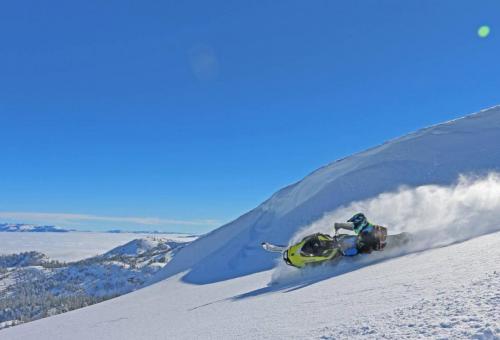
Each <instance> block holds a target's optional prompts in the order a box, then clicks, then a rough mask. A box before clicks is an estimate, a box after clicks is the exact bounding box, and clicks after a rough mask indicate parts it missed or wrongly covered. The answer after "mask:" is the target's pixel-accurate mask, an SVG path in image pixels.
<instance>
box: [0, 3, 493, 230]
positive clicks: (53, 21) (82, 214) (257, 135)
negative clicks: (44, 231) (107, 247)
mask: <svg viewBox="0 0 500 340" xmlns="http://www.w3.org/2000/svg"><path fill="white" fill-rule="evenodd" d="M481 25H489V26H490V28H491V34H490V35H489V36H488V37H487V38H479V37H478V35H477V29H478V28H479V27H480V26H481ZM499 32H500V2H498V1H497V0H494V1H493V0H492V1H456V0H449V1H431V0H428V1H424V0H419V1H400V0H393V1H374V0H368V1H291V0H286V1H225V2H221V1H147V2H144V1H142V2H140V1H124V0H120V1H106V2H103V1H94V0H90V1H85V2H83V1H81V2H68V1H50V2H41V1H11V2H5V3H3V4H2V5H1V8H0V38H1V40H0V42H1V43H0V129H1V133H0V159H1V162H2V165H1V166H0V192H1V195H0V221H9V222H13V221H17V222H31V223H50V224H57V225H62V226H70V227H73V228H80V229H101V230H106V229H111V228H122V229H136V230H137V229H141V230H143V229H149V230H156V229H161V230H175V231H185V232H205V231H208V230H210V229H212V228H214V227H217V226H219V225H220V224H222V223H224V222H228V221H230V220H231V219H234V218H236V217H238V216H239V215H241V214H242V213H244V212H246V211H248V210H250V209H252V208H254V207H255V206H256V205H258V204H259V203H261V202H262V201H263V200H265V199H267V198H268V197H269V196H270V195H271V194H272V193H273V192H275V191H277V190H278V189H280V188H281V187H283V186H285V185H288V184H290V183H292V182H295V181H297V180H299V179H301V178H302V177H304V176H305V175H307V174H308V173H310V172H311V171H313V170H315V169H316V168H318V167H320V166H322V165H324V164H326V163H329V162H331V161H333V160H335V159H337V158H340V157H344V156H346V155H349V154H351V153H353V152H357V151H360V150H363V149H365V148H368V147H371V146H374V145H377V144H380V143H382V142H384V141H385V140H388V139H391V138H394V137H397V136H400V135H402V134H405V133H407V132H411V131H413V130H415V129H418V128H421V127H424V126H426V125H429V124H434V123H438V122H441V121H444V120H449V119H452V118H456V117H459V116H462V115H464V114H467V113H471V112H474V111H478V110H480V109H483V108H486V107H489V106H492V105H495V104H500V91H499V89H500V63H499V62H498V56H499V55H500V40H499V38H500V37H499V34H500V33H499Z"/></svg>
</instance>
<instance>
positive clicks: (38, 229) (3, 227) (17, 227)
mask: <svg viewBox="0 0 500 340" xmlns="http://www.w3.org/2000/svg"><path fill="white" fill-rule="evenodd" d="M69 231H74V230H72V229H63V228H59V227H56V226H53V225H33V224H23V223H0V232H23V233H26V232H29V233H47V232H51V233H67V232H69Z"/></svg>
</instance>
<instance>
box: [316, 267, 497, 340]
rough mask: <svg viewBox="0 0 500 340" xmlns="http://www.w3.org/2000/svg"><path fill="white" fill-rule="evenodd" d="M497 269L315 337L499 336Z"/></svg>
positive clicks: (489, 339)
mask: <svg viewBox="0 0 500 340" xmlns="http://www.w3.org/2000/svg"><path fill="white" fill-rule="evenodd" d="M499 306H500V272H497V271H494V272H493V273H488V274H486V275H485V276H484V277H483V278H481V279H476V280H473V281H471V282H470V283H469V284H467V285H465V284H463V285H461V287H459V288H455V289H454V290H453V291H452V292H451V294H450V293H449V292H447V291H445V290H443V291H441V292H438V295H437V297H436V298H435V299H430V298H422V299H421V300H420V301H418V302H417V303H415V304H413V305H411V306H409V307H405V308H397V309H395V310H394V311H392V312H390V313H382V314H378V315H374V316H371V317H369V318H368V317H362V318H361V319H359V320H356V321H355V322H354V324H341V325H336V326H335V327H325V328H323V329H321V330H319V331H318V333H319V334H321V335H318V336H317V338H319V339H347V338H348V339H367V338H377V339H429V338H431V339H481V340H498V339H500V320H499V318H498V316H499V313H500V310H499V308H500V307H499Z"/></svg>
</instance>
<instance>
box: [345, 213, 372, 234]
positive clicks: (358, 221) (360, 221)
mask: <svg viewBox="0 0 500 340" xmlns="http://www.w3.org/2000/svg"><path fill="white" fill-rule="evenodd" d="M347 222H352V224H354V232H355V233H356V234H359V232H360V231H361V230H363V228H364V227H366V226H368V225H369V224H370V223H369V222H368V220H367V219H366V216H365V215H364V214H363V213H357V214H356V215H354V216H353V217H351V218H350V219H348V220H347Z"/></svg>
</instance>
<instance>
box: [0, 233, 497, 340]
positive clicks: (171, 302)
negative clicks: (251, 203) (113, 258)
mask: <svg viewBox="0 0 500 340" xmlns="http://www.w3.org/2000/svg"><path fill="white" fill-rule="evenodd" d="M498 259H500V233H495V234H490V235H487V236H483V237H480V238H476V239H474V240H471V241H467V242H464V243H460V244H455V245H452V246H448V247H442V248H438V249H432V250H429V251H426V252H420V253H414V254H410V255H406V256H403V257H398V258H394V259H390V260H387V261H384V262H380V263H378V264H376V265H371V266H365V267H362V268H360V269H358V270H353V271H350V272H345V273H343V274H341V275H337V276H335V275H333V276H330V277H329V276H328V275H324V276H319V277H314V276H313V277H308V276H307V275H305V276H304V278H303V280H299V281H296V282H295V283H288V284H286V285H282V286H280V285H275V286H267V283H268V282H269V280H270V279H271V275H272V271H266V272H262V273H258V274H254V275H250V276H245V277H240V278H236V279H233V280H228V281H221V282H217V283H212V284H206V285H202V286H200V285H192V284H186V283H184V282H183V281H182V279H181V276H182V274H181V275H177V276H175V277H172V278H170V279H169V280H165V281H162V282H160V283H158V284H156V285H153V286H150V287H147V288H144V289H141V290H139V291H136V292H134V293H131V294H127V295H124V296H121V297H119V298H117V299H113V300H109V301H106V302H103V303H100V304H97V305H94V306H91V307H88V308H83V309H80V310H77V311H74V312H70V313H66V314H61V315H58V316H55V317H51V318H48V319H44V320H39V321H34V322H31V323H27V324H24V325H20V326H16V327H13V328H10V329H6V330H3V331H0V338H2V339H12V340H15V339H53V340H56V339H67V338H68V335H71V337H70V338H71V339H74V340H77V339H193V338H206V339H282V338H290V339H314V338H317V339H320V338H322V339H330V338H332V339H333V338H363V337H367V336H368V337H370V338H391V339H404V338H408V339H416V338H423V337H432V338H440V337H441V338H444V337H447V338H471V337H473V336H477V337H479V338H481V336H483V338H484V339H488V337H487V335H488V334H490V335H492V336H493V335H494V334H496V336H499V335H500V320H499V318H498V314H499V312H500V268H499V265H498ZM490 338H493V337H490Z"/></svg>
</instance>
